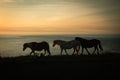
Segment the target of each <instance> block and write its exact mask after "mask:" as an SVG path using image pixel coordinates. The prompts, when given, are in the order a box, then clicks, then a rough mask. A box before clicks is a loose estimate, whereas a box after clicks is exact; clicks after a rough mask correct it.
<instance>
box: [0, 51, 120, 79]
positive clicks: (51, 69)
mask: <svg viewBox="0 0 120 80" xmlns="http://www.w3.org/2000/svg"><path fill="white" fill-rule="evenodd" d="M119 64H120V54H117V53H105V54H102V55H79V56H77V55H69V56H66V55H64V56H60V55H56V56H42V57H38V56H19V57H11V58H10V57H9V58H0V66H1V67H0V71H1V73H2V75H4V76H6V75H7V76H11V77H16V76H18V77H19V78H20V77H23V76H24V77H29V78H30V77H34V78H36V77H37V78H55V79H57V80H58V79H59V80H62V79H67V80H71V79H76V78H78V79H89V78H92V79H96V80H101V79H109V78H110V79H112V78H113V79H114V80H115V79H116V78H119V75H120V71H119V68H120V65H119ZM4 78H5V77H4Z"/></svg>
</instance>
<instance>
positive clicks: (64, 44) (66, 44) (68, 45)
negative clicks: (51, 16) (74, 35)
mask: <svg viewBox="0 0 120 80" xmlns="http://www.w3.org/2000/svg"><path fill="white" fill-rule="evenodd" d="M55 45H59V46H60V48H61V55H62V52H63V50H64V51H65V53H66V55H68V53H67V51H66V49H72V48H73V49H74V51H73V53H72V54H73V55H74V53H75V51H76V52H77V54H78V52H79V49H80V42H79V41H77V40H71V41H63V40H54V41H53V47H54V46H55ZM77 48H78V50H77Z"/></svg>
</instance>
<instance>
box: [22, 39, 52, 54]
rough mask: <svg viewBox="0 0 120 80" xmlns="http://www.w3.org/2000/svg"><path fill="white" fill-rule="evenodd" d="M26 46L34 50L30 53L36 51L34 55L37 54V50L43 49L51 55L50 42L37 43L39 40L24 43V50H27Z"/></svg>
mask: <svg viewBox="0 0 120 80" xmlns="http://www.w3.org/2000/svg"><path fill="white" fill-rule="evenodd" d="M26 48H30V49H31V50H32V51H31V52H30V55H31V54H32V53H34V55H35V51H42V50H44V51H45V54H46V51H47V52H48V53H49V55H51V53H50V50H49V44H48V43H47V42H46V41H43V42H39V43H37V42H30V43H24V45H23V51H25V49H26Z"/></svg>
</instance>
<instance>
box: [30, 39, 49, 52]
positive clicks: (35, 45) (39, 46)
mask: <svg viewBox="0 0 120 80" xmlns="http://www.w3.org/2000/svg"><path fill="white" fill-rule="evenodd" d="M32 49H33V50H38V51H41V50H43V49H49V44H48V43H47V42H45V41H43V42H39V43H37V42H32Z"/></svg>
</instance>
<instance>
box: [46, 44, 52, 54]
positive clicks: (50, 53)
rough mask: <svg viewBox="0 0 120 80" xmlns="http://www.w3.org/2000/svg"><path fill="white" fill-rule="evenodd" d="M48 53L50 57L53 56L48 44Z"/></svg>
mask: <svg viewBox="0 0 120 80" xmlns="http://www.w3.org/2000/svg"><path fill="white" fill-rule="evenodd" d="M47 52H48V53H49V55H51V52H50V46H49V44H48V48H47Z"/></svg>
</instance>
